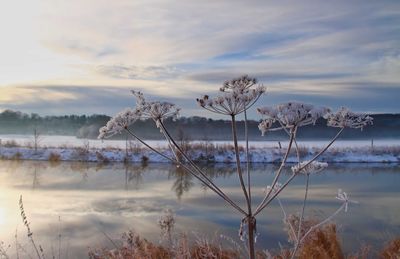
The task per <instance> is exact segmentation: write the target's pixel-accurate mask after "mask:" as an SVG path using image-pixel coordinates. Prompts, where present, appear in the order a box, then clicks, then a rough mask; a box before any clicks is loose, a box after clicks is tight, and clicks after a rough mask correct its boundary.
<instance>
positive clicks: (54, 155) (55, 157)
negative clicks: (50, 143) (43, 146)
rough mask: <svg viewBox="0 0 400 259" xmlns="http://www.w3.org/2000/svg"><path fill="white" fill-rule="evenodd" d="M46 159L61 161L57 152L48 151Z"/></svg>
mask: <svg viewBox="0 0 400 259" xmlns="http://www.w3.org/2000/svg"><path fill="white" fill-rule="evenodd" d="M48 160H49V161H50V162H60V161H61V155H60V154H58V153H57V152H50V154H49V158H48Z"/></svg>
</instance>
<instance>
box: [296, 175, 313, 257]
mask: <svg viewBox="0 0 400 259" xmlns="http://www.w3.org/2000/svg"><path fill="white" fill-rule="evenodd" d="M309 180H310V174H307V176H306V190H305V193H304V200H303V208H302V210H301V215H300V219H299V229H298V231H297V242H296V245H295V247H294V251H293V254H292V258H294V256H295V255H296V252H297V249H299V246H300V242H299V240H300V236H301V225H302V223H303V220H304V211H305V208H306V202H307V195H308V184H309Z"/></svg>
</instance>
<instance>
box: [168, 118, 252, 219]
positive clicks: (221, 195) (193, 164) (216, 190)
mask: <svg viewBox="0 0 400 259" xmlns="http://www.w3.org/2000/svg"><path fill="white" fill-rule="evenodd" d="M160 125H161V128H162V130H163V132H164V133H165V136H166V137H167V138H168V140H169V141H170V143H172V144H173V145H174V146H175V147H176V149H177V150H178V151H179V152H180V153H181V154H182V156H183V157H184V158H185V159H186V160H187V161H188V162H189V164H190V165H191V166H192V167H193V168H194V170H196V171H197V172H198V173H199V174H200V175H201V176H202V177H203V178H204V180H203V181H207V182H208V184H207V187H209V188H210V189H212V190H214V192H216V193H217V194H219V195H220V197H221V198H223V199H224V200H226V201H227V202H228V203H229V204H231V205H232V206H233V207H234V208H236V209H237V210H239V211H240V212H242V213H244V214H245V215H246V212H244V211H243V210H242V209H241V208H240V207H239V206H238V205H237V204H236V203H235V202H234V201H232V200H231V199H230V198H229V197H228V196H227V195H226V194H225V193H224V192H223V191H222V190H221V189H220V188H219V187H218V186H216V185H215V184H214V183H213V181H212V180H211V179H210V178H209V177H208V176H207V175H206V174H205V173H204V172H203V171H202V170H201V169H200V168H199V167H198V166H197V165H196V164H195V163H194V162H193V160H192V159H190V157H189V156H188V155H187V154H186V153H185V152H184V151H183V150H182V148H181V147H180V146H179V145H178V144H177V143H176V141H175V140H174V139H173V138H172V136H171V134H169V132H168V130H167V128H166V127H165V125H164V123H162V122H161V121H160ZM172 151H174V150H172ZM178 162H179V164H182V162H181V161H178ZM186 168H187V167H185V169H186ZM186 170H188V169H186ZM196 176H197V175H196ZM210 186H212V187H213V188H211V187H210Z"/></svg>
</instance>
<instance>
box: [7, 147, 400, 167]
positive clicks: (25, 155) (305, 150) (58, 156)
mask: <svg viewBox="0 0 400 259" xmlns="http://www.w3.org/2000/svg"><path fill="white" fill-rule="evenodd" d="M184 148H185V150H187V153H188V155H189V156H190V157H191V158H192V159H193V160H194V161H198V162H206V163H234V162H235V153H234V149H233V146H231V145H228V144H225V145H214V144H185V147H184ZM159 150H160V151H161V152H162V153H163V154H165V155H166V156H168V157H171V158H172V157H173V154H172V152H171V151H170V150H168V149H167V148H165V147H160V148H159ZM320 150H321V147H313V146H300V147H299V153H300V156H301V159H302V160H307V159H310V158H312V157H313V156H314V155H315V154H317V153H318V152H319V151H320ZM285 151H286V150H285V148H279V147H273V146H271V147H251V149H250V162H251V163H279V162H280V161H281V159H282V157H283V155H284V152H285ZM0 157H1V158H2V159H14V160H41V161H87V162H98V163H108V162H132V163H140V162H146V163H147V162H150V163H169V161H168V160H167V159H165V158H163V157H162V156H160V155H158V154H156V153H154V152H152V151H149V150H147V149H145V148H143V147H140V146H134V147H129V148H125V149H123V148H118V147H106V148H97V147H90V145H86V146H85V145H83V146H81V147H73V146H69V147H68V146H64V147H39V148H37V149H36V150H35V149H34V148H33V147H31V146H11V147H7V146H2V147H1V148H0ZM240 158H241V161H246V160H245V158H246V154H245V152H244V148H243V147H240ZM319 160H320V161H326V162H330V163H398V162H400V146H399V145H393V146H377V147H371V146H356V147H346V146H337V147H335V146H333V147H331V148H330V149H328V151H327V152H326V153H324V154H323V155H322V156H321V157H320V159H319ZM288 162H289V163H295V162H297V156H296V154H295V152H294V150H293V152H291V154H290V156H289V158H288Z"/></svg>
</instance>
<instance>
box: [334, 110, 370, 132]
mask: <svg viewBox="0 0 400 259" xmlns="http://www.w3.org/2000/svg"><path fill="white" fill-rule="evenodd" d="M372 123H373V118H372V117H370V116H368V115H366V114H357V113H354V112H352V111H350V110H349V109H348V108H346V107H342V108H340V109H339V110H338V111H337V112H336V113H333V114H330V115H329V116H328V126H330V127H337V128H353V129H361V130H362V129H363V128H364V127H365V126H368V125H372Z"/></svg>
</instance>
